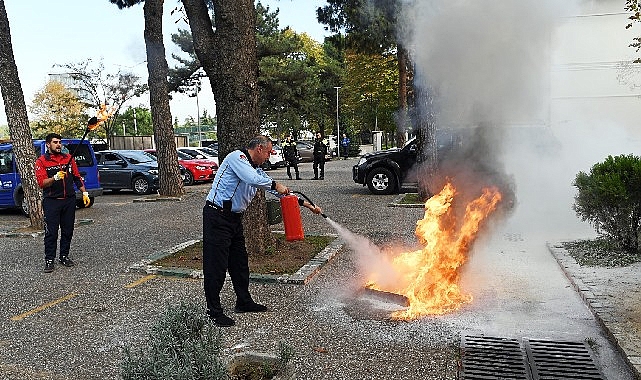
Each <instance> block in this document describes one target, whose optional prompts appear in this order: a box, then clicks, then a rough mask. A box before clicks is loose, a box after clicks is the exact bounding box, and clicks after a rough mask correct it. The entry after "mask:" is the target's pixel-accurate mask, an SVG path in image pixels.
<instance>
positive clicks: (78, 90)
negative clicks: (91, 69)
mask: <svg viewBox="0 0 641 380" xmlns="http://www.w3.org/2000/svg"><path fill="white" fill-rule="evenodd" d="M83 75H84V74H81V73H58V74H49V80H50V81H56V82H60V83H62V84H64V85H65V87H66V88H68V89H69V90H71V91H73V92H74V93H75V94H76V96H77V97H78V99H79V100H80V101H81V102H83V103H88V104H94V103H95V102H94V99H93V96H91V91H89V89H88V88H87V86H86V84H85V83H83V82H82V80H80V79H78V77H80V76H83Z"/></svg>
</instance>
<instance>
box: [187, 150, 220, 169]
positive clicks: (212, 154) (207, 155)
mask: <svg viewBox="0 0 641 380" xmlns="http://www.w3.org/2000/svg"><path fill="white" fill-rule="evenodd" d="M178 151H179V152H183V153H186V154H188V155H190V156H191V157H193V158H198V159H207V160H212V161H215V162H216V165H218V164H219V162H218V151H215V150H213V149H210V148H207V147H187V146H184V147H180V148H178Z"/></svg>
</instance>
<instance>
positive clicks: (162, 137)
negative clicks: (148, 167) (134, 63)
mask: <svg viewBox="0 0 641 380" xmlns="http://www.w3.org/2000/svg"><path fill="white" fill-rule="evenodd" d="M162 13H163V0H146V1H145V5H144V14H145V46H146V49H147V70H148V71H149V104H150V106H151V118H152V122H153V125H154V138H155V140H156V152H157V154H158V170H159V174H158V175H159V178H160V190H159V193H160V195H164V196H174V197H178V196H181V195H183V194H184V188H183V182H182V178H181V177H180V169H179V167H178V153H177V152H176V140H175V137H174V129H173V126H172V124H171V110H170V109H169V92H168V89H167V75H168V73H169V69H168V67H167V59H166V58H165V45H163V39H162Z"/></svg>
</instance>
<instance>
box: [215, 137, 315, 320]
mask: <svg viewBox="0 0 641 380" xmlns="http://www.w3.org/2000/svg"><path fill="white" fill-rule="evenodd" d="M271 151H272V141H271V140H270V139H269V138H267V137H265V136H257V137H254V138H253V139H251V141H250V142H249V144H248V145H247V148H246V149H239V150H235V151H233V152H231V153H229V154H228V155H227V156H226V157H225V159H224V160H223V162H222V163H221V164H220V167H219V168H218V172H217V173H216V177H215V178H214V182H213V183H212V187H211V190H210V191H209V194H208V195H207V199H206V201H205V207H204V208H203V274H204V277H205V281H204V288H205V299H206V301H207V314H209V317H210V318H211V319H212V320H213V321H214V323H216V325H218V326H223V327H227V326H233V325H234V323H235V322H234V320H233V319H231V318H229V317H228V316H226V315H225V314H224V312H223V308H222V306H221V303H220V291H221V290H222V288H223V284H224V283H225V273H226V272H227V271H229V276H230V277H231V281H232V284H233V287H234V292H235V293H236V307H235V308H234V311H235V312H237V313H246V312H262V311H267V307H266V306H264V305H261V304H259V303H256V302H255V301H254V300H253V299H252V297H251V295H250V294H249V264H248V260H247V249H246V247H245V235H244V234H243V223H242V216H243V213H244V212H245V209H246V208H247V206H249V203H250V202H251V200H252V199H253V198H254V195H256V191H257V190H258V189H263V190H267V191H269V192H270V193H272V194H274V195H276V196H282V195H285V194H288V193H289V189H288V188H287V186H285V185H283V184H280V183H277V182H276V181H274V180H272V179H271V178H270V177H269V176H268V175H267V174H266V173H265V172H264V171H263V170H262V169H261V168H260V165H261V164H262V163H264V162H265V161H266V160H268V159H269V155H270V153H271ZM300 203H301V204H302V205H303V206H305V207H307V208H309V209H310V210H312V211H313V212H314V213H316V214H320V213H321V209H320V207H315V206H312V205H311V204H310V203H309V202H307V201H301V202H300Z"/></svg>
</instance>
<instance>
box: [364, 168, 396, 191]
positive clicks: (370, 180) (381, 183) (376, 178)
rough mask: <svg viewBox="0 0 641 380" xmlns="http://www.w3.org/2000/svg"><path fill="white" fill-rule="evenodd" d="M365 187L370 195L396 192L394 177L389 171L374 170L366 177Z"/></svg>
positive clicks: (382, 169)
mask: <svg viewBox="0 0 641 380" xmlns="http://www.w3.org/2000/svg"><path fill="white" fill-rule="evenodd" d="M367 187H368V188H369V191H370V192H372V194H392V193H393V192H394V190H396V176H395V175H394V173H392V172H391V171H390V170H389V169H386V168H374V169H372V171H370V172H369V174H368V175H367Z"/></svg>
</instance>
